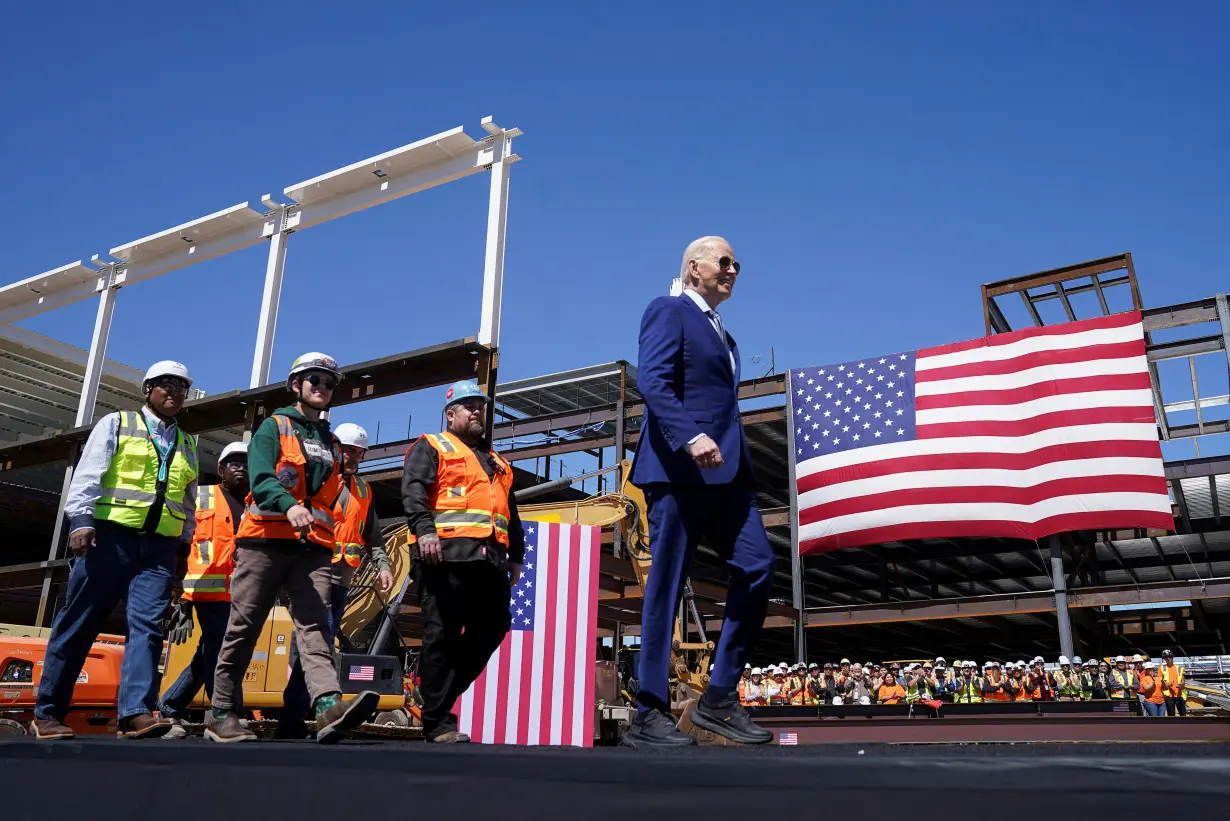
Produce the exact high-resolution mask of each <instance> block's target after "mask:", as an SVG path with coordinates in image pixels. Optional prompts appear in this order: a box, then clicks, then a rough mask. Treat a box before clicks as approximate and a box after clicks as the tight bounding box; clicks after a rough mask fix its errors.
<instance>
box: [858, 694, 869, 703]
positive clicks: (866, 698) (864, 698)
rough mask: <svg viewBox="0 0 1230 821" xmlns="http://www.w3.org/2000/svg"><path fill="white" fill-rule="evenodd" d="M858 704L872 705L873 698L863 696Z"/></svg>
mask: <svg viewBox="0 0 1230 821" xmlns="http://www.w3.org/2000/svg"><path fill="white" fill-rule="evenodd" d="M858 703H859V704H870V703H871V696H863V697H862V698H860V699H859V700H858Z"/></svg>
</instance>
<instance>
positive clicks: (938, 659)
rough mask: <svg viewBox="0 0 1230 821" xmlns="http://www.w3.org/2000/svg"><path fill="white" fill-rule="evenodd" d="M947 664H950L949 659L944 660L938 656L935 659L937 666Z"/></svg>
mask: <svg viewBox="0 0 1230 821" xmlns="http://www.w3.org/2000/svg"><path fill="white" fill-rule="evenodd" d="M947 662H948V659H946V658H944V657H943V656H936V657H935V663H936V664H946V663H947Z"/></svg>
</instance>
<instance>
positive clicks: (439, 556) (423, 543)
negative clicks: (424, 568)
mask: <svg viewBox="0 0 1230 821" xmlns="http://www.w3.org/2000/svg"><path fill="white" fill-rule="evenodd" d="M419 558H421V559H422V560H423V561H424V562H426V563H427V564H439V563H440V562H442V561H444V550H443V548H441V547H440V537H439V536H438V535H437V534H435V533H428V534H427V535H426V536H424V537H423V538H421V539H419Z"/></svg>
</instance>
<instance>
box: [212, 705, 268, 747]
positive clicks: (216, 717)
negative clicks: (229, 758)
mask: <svg viewBox="0 0 1230 821" xmlns="http://www.w3.org/2000/svg"><path fill="white" fill-rule="evenodd" d="M205 737H206V738H208V739H209V740H210V741H217V742H218V743H219V744H230V743H232V742H235V741H256V733H254V732H252V731H251V730H249V729H247V728H246V727H244V726H243V725H242V724H240V723H239V714H238V713H236V712H234V711H231V710H210V711H209V712H208V713H206V714H205Z"/></svg>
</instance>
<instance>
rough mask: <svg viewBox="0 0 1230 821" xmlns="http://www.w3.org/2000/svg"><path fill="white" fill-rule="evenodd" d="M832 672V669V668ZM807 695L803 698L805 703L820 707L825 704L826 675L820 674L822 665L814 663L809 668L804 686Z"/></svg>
mask: <svg viewBox="0 0 1230 821" xmlns="http://www.w3.org/2000/svg"><path fill="white" fill-rule="evenodd" d="M829 669H830V670H831V669H832V667H831V666H830V667H829ZM803 686H804V688H805V689H806V693H805V695H804V698H803V703H804V704H806V705H808V706H811V707H818V706H820V705H821V704H823V703H824V675H823V673H821V672H820V664H819V663H818V662H815V661H813V662H812V663H811V664H810V665H809V666H808V668H807V678H806V679H805V680H804V684H803Z"/></svg>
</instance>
